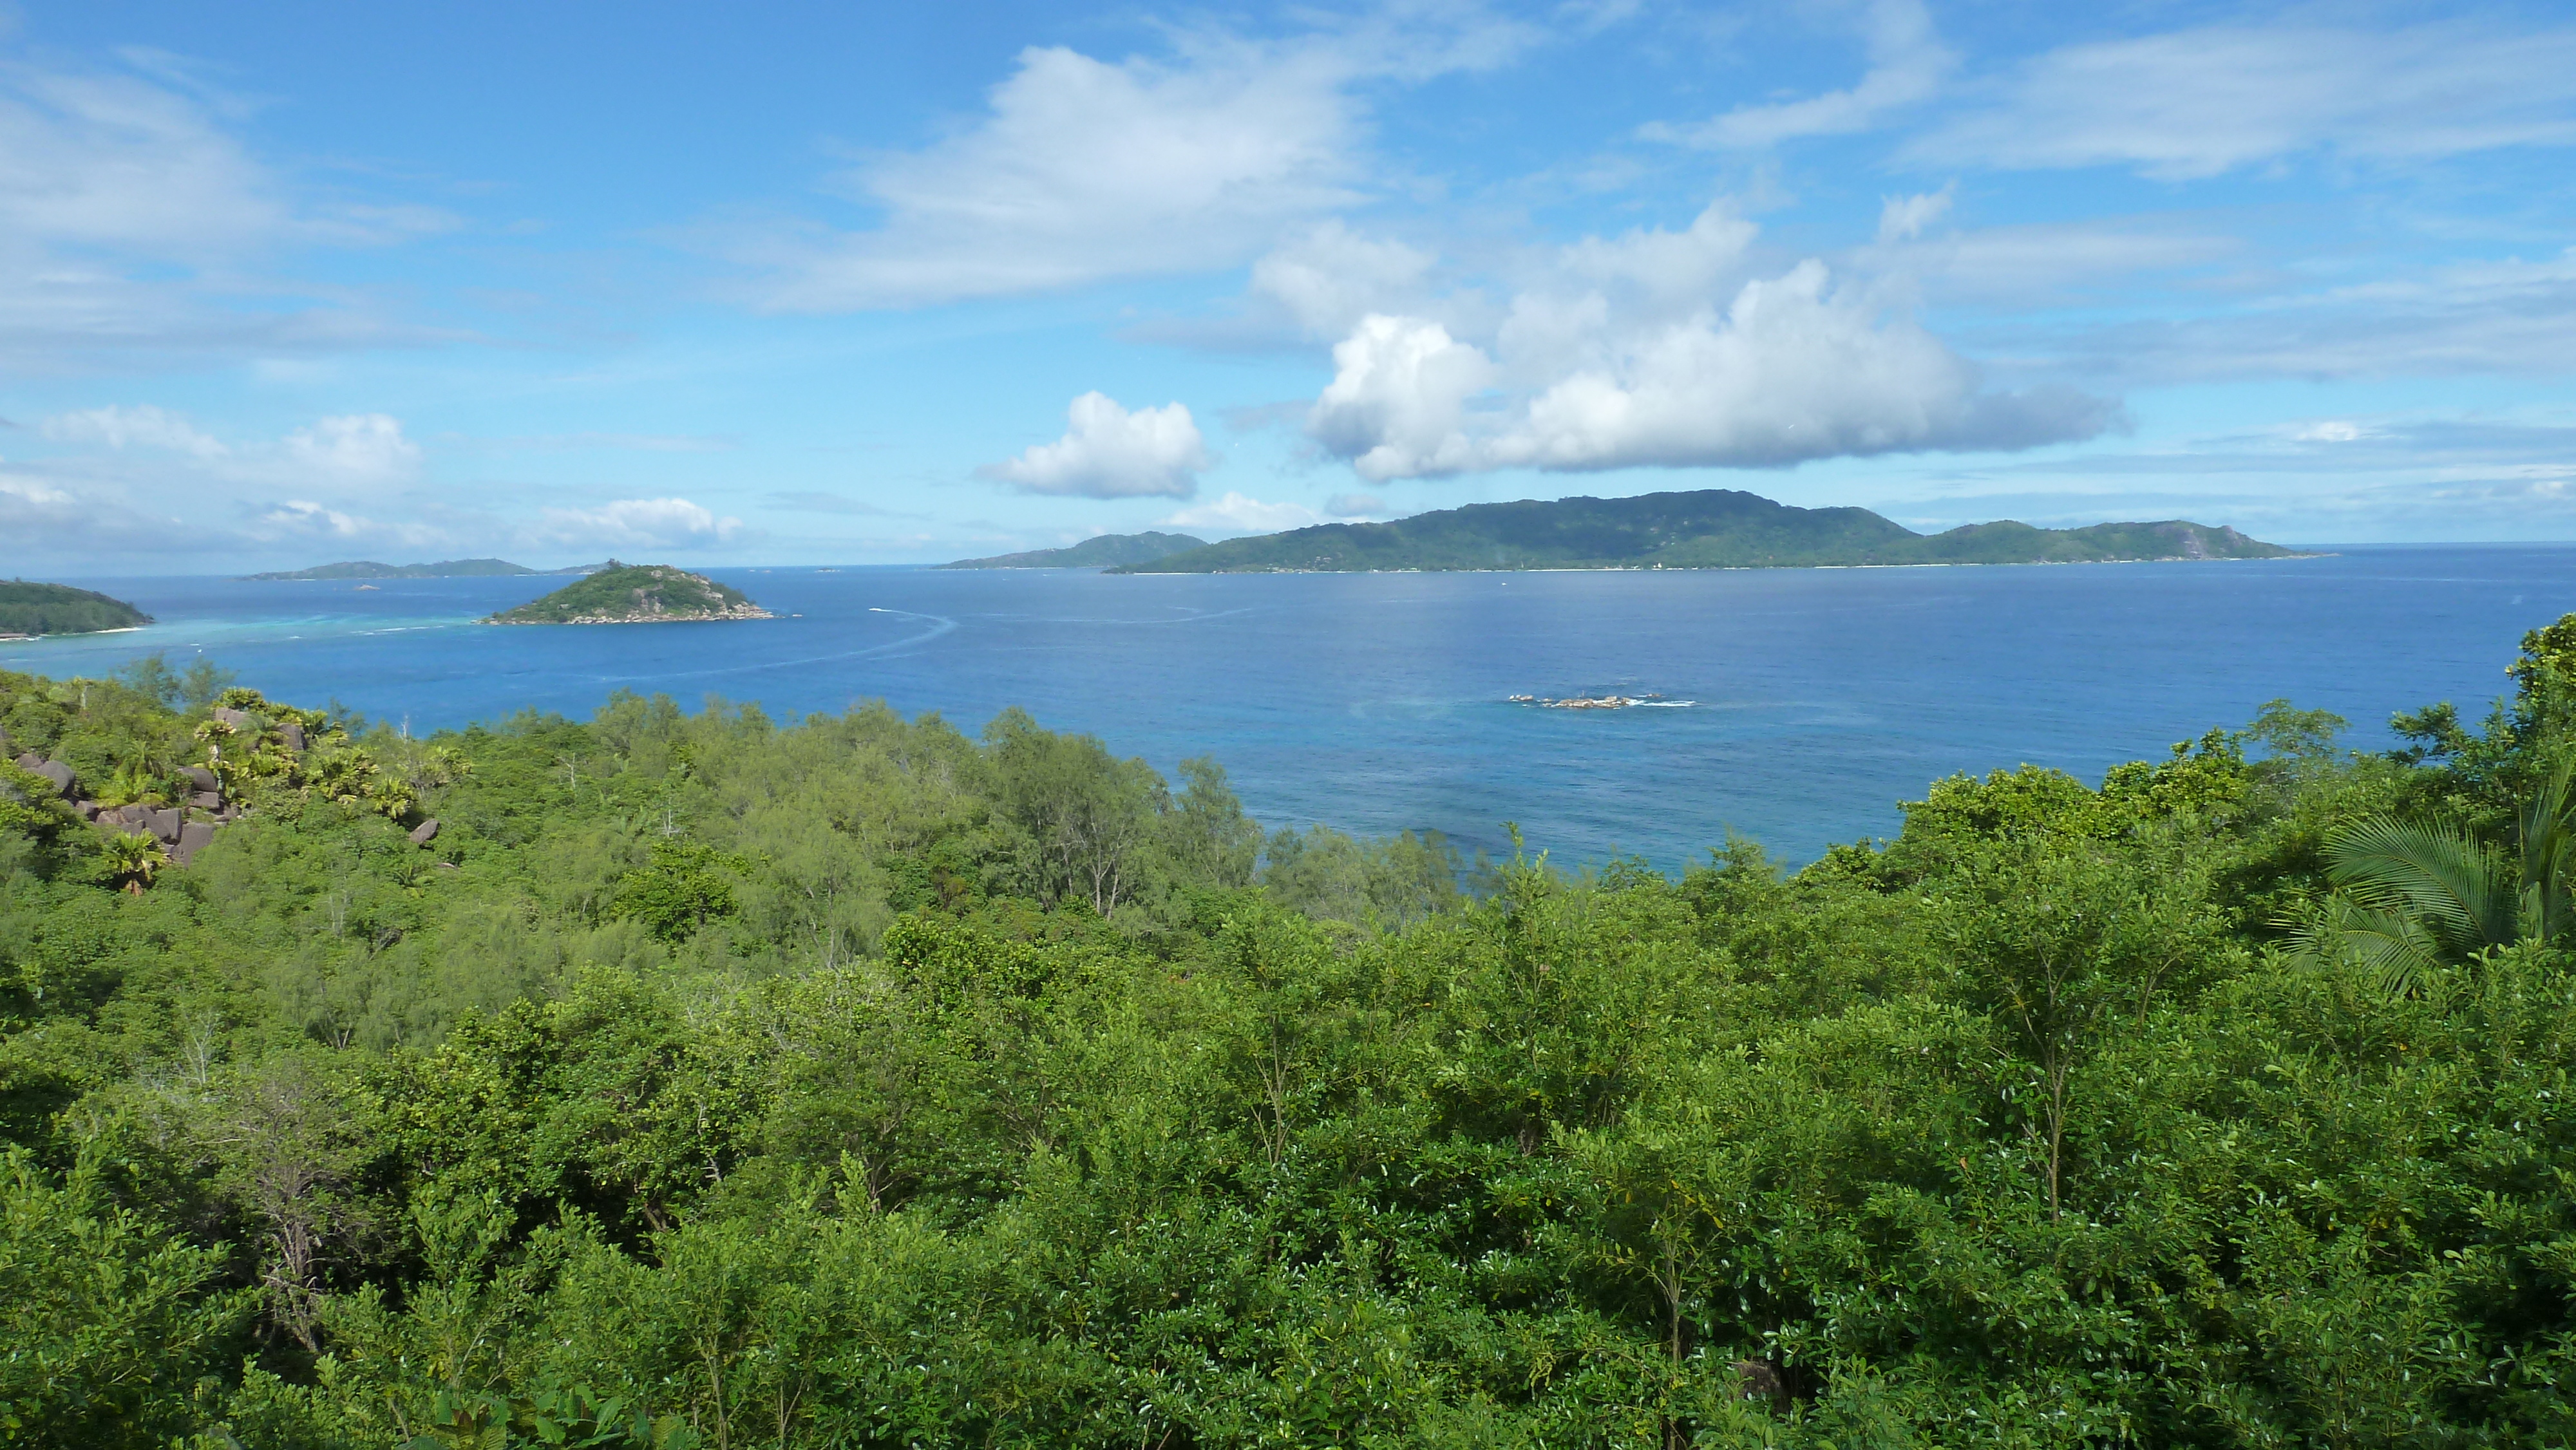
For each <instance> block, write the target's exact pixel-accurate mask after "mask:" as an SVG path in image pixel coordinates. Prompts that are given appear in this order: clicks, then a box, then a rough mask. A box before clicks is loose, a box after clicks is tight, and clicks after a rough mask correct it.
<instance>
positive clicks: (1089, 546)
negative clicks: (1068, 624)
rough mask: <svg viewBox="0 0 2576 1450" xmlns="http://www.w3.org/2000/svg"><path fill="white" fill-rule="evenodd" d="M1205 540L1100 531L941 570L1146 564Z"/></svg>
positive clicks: (1199, 546)
mask: <svg viewBox="0 0 2576 1450" xmlns="http://www.w3.org/2000/svg"><path fill="white" fill-rule="evenodd" d="M1206 547H1207V540H1205V539H1194V538H1191V537H1190V536H1189V535H1187V534H1158V533H1155V532H1153V531H1152V530H1150V529H1149V530H1147V531H1146V532H1144V533H1141V534H1100V535H1096V536H1095V537H1092V538H1088V539H1085V540H1083V541H1082V542H1081V543H1079V544H1075V545H1073V546H1071V547H1070V548H1063V549H1031V550H1029V551H1027V552H1026V553H1020V554H996V555H994V556H993V557H992V558H989V559H959V560H957V561H956V562H955V563H953V564H942V565H940V566H939V567H940V568H942V569H1097V568H1101V567H1103V566H1114V565H1118V564H1148V563H1151V562H1153V561H1154V560H1156V559H1161V558H1165V557H1167V556H1169V555H1172V554H1179V553H1185V552H1187V551H1189V550H1191V549H1204V548H1206Z"/></svg>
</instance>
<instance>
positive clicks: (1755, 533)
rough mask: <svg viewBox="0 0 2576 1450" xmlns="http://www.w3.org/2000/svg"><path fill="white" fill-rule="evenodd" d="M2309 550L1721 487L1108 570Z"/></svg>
mask: <svg viewBox="0 0 2576 1450" xmlns="http://www.w3.org/2000/svg"><path fill="white" fill-rule="evenodd" d="M2305 557H2314V556H2312V555H2303V554H2300V553H2298V552H2297V551H2295V550H2291V549H2286V548H2282V547H2281V546H2279V545H2277V544H2267V543H2264V542H2262V541H2261V540H2259V539H2250V538H2247V537H2246V536H2245V535H2243V534H2240V533H2238V532H2237V531H2236V530H2234V529H2232V528H2221V527H2212V526H2210V525H2206V524H2196V523H2191V522H2188V521H2186V520H2181V519H2169V520H2165V521H2162V522H2158V523H2114V524H2095V525H2092V526H2090V527H2086V528H2077V529H2041V528H2034V527H2032V526H2030V525H2028V524H2023V523H2016V522H2013V521H2011V520H2004V521H2001V522H1997V523H1988V524H1966V525H1962V526H1960V527H1958V528H1955V529H1951V530H1949V531H1948V532H1946V533H1940V534H1929V535H1927V534H1918V533H1915V532H1914V531H1913V530H1911V529H1908V528H1905V527H1904V526H1903V525H1901V524H1898V523H1895V522H1893V521H1892V520H1889V519H1887V518H1884V517H1881V516H1880V515H1878V514H1875V513H1872V512H1870V511H1869V510H1867V509H1860V508H1822V509H1807V508H1797V507H1793V506H1791V505H1787V504H1782V503H1777V502H1774V501H1773V500H1770V499H1767V498H1763V497H1760V496H1759V495H1756V494H1750V493H1744V492H1740V491H1737V490H1733V489H1704V490H1699V491H1696V492H1687V493H1653V494H1641V495H1638V496H1635V497H1632V498H1615V499H1598V498H1580V497H1578V498H1566V499H1557V500H1553V501H1544V500H1529V501H1523V502H1519V503H1494V504H1470V505H1467V506H1465V507H1462V508H1454V509H1439V510H1435V511H1433V512H1429V513H1421V514H1415V515H1413V516H1412V517H1410V518H1406V519H1400V520H1397V521H1396V522H1393V523H1384V524H1317V525H1314V526H1312V527H1310V528H1302V529H1291V530H1289V531H1287V532H1285V533H1279V534H1264V535H1259V536H1255V537H1251V538H1242V539H1229V540H1227V541H1225V542H1223V543H1218V544H1210V545H1208V546H1206V547H1205V548H1199V549H1190V550H1185V551H1181V552H1178V553H1172V554H1167V555H1163V556H1161V557H1158V558H1153V559H1148V560H1143V561H1140V562H1136V563H1127V564H1119V565H1115V566H1113V567H1111V568H1109V569H1108V570H1107V571H1106V572H1108V573H1112V574H1238V573H1351V572H1361V573H1379V572H1404V571H1417V570H1426V571H1427V570H1458V571H1483V570H1513V571H1521V570H1542V569H1583V570H1593V569H1648V570H1652V569H1767V568H1884V567H1894V566H1902V565H1908V564H2049V563H2132V562H2137V563H2143V562H2158V561H2167V560H2186V559H2188V560H2214V559H2288V558H2305Z"/></svg>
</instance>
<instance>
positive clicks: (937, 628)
mask: <svg viewBox="0 0 2576 1450" xmlns="http://www.w3.org/2000/svg"><path fill="white" fill-rule="evenodd" d="M868 613H870V614H891V615H895V616H897V617H898V618H902V619H918V620H924V621H927V622H928V624H929V625H930V627H929V628H928V629H925V630H923V631H922V632H921V633H919V634H912V635H906V636H904V637H903V638H902V639H895V640H888V641H886V642H885V643H884V644H872V645H869V646H868V647H867V648H865V649H852V650H839V651H835V652H834V653H831V654H821V655H806V656H803V657H802V658H798V659H792V660H759V661H756V662H754V663H751V664H741V665H727V666H725V667H723V668H721V669H712V670H679V671H673V670H656V671H654V672H653V673H652V674H650V675H601V676H598V677H597V678H598V679H599V680H600V682H601V683H603V684H616V683H618V682H620V681H622V680H641V679H657V680H700V679H712V678H716V677H720V676H724V675H756V674H759V673H761V672H762V671H764V670H784V669H793V668H795V667H797V666H799V665H825V664H831V663H832V662H834V661H836V660H863V659H868V658H870V657H872V656H876V655H884V654H892V653H894V652H895V651H897V650H906V649H910V648H912V647H913V646H915V645H921V644H928V643H929V642H930V641H932V640H934V639H937V638H939V637H940V636H941V635H943V634H946V633H948V632H949V631H950V630H953V629H955V628H956V627H957V621H956V620H953V619H950V618H948V617H947V616H946V615H943V614H915V613H913V612H912V611H911V610H908V609H878V608H875V607H873V606H871V607H870V608H869V610H868Z"/></svg>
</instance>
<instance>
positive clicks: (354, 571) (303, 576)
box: [242, 559, 608, 581]
mask: <svg viewBox="0 0 2576 1450" xmlns="http://www.w3.org/2000/svg"><path fill="white" fill-rule="evenodd" d="M607 567H608V565H606V564H575V565H574V566H573V567H571V568H569V569H531V568H529V567H528V566H527V565H525V564H513V563H511V562H510V561H509V560H507V559H441V560H439V561H438V562H437V563H435V564H379V563H377V562H376V561H374V560H373V559H350V560H346V561H344V562H342V563H338V564H316V565H315V566H313V567H312V568H310V569H290V570H286V571H284V572H281V573H274V574H245V575H243V576H242V578H243V579H245V580H277V579H284V580H295V581H314V580H331V579H493V578H503V577H507V576H511V575H518V574H596V573H598V572H599V571H600V570H602V569H605V568H607Z"/></svg>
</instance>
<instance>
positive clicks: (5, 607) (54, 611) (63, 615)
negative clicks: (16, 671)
mask: <svg viewBox="0 0 2576 1450" xmlns="http://www.w3.org/2000/svg"><path fill="white" fill-rule="evenodd" d="M151 622H152V616H151V615H148V614H146V613H144V612H143V611H142V610H140V609H137V608H135V607H134V606H133V605H131V604H128V603H126V602H125V601H124V600H122V599H110V598H109V597H107V596H106V595H104V594H100V593H97V592H96V591H94V590H89V589H74V588H73V587H71V586H70V585H68V584H31V583H29V582H28V581H26V580H24V579H12V580H10V581H8V582H7V583H5V584H0V637H6V636H9V635H38V634H96V633H98V632H99V631H101V630H108V629H133V628H135V627H137V626H139V625H146V624H150V623H151Z"/></svg>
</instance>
